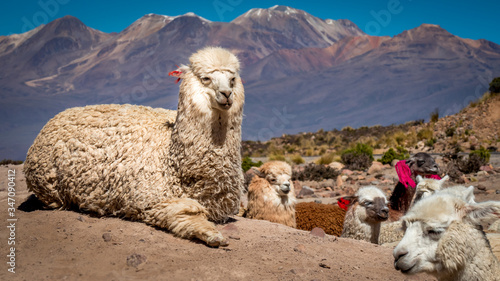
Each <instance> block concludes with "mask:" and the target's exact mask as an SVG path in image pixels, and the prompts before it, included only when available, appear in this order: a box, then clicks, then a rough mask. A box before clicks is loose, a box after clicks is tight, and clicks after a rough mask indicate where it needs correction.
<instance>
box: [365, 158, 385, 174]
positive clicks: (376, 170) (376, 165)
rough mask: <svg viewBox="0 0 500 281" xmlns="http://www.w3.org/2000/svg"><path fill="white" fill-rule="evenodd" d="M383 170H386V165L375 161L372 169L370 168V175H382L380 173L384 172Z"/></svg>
mask: <svg viewBox="0 0 500 281" xmlns="http://www.w3.org/2000/svg"><path fill="white" fill-rule="evenodd" d="M382 169H384V164H382V163H380V162H378V161H373V162H372V165H371V166H370V168H368V174H369V175H373V174H377V173H380V171H382Z"/></svg>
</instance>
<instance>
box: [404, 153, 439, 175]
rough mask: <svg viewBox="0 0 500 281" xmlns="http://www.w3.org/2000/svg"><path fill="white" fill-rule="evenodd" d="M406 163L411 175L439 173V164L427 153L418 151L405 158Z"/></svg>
mask: <svg viewBox="0 0 500 281" xmlns="http://www.w3.org/2000/svg"><path fill="white" fill-rule="evenodd" d="M406 165H408V167H409V168H410V170H411V171H412V174H413V175H429V174H432V175H435V174H437V173H439V166H438V164H436V161H434V158H432V156H430V155H429V154H427V153H424V152H419V153H416V154H415V155H413V156H412V157H410V159H408V160H406Z"/></svg>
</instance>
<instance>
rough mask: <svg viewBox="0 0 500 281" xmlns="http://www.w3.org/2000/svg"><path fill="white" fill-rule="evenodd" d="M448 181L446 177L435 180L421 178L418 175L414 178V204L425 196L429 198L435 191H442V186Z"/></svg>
mask: <svg viewBox="0 0 500 281" xmlns="http://www.w3.org/2000/svg"><path fill="white" fill-rule="evenodd" d="M448 179H449V177H448V176H447V175H446V176H444V177H443V178H442V179H440V180H436V179H430V178H429V179H428V178H423V177H422V176H420V175H418V176H417V177H416V180H417V183H418V184H417V191H416V194H415V200H414V202H417V201H419V200H420V199H422V198H425V197H427V196H430V195H432V194H434V193H436V191H439V190H441V189H442V187H443V184H444V183H445V182H446V181H447V180H448Z"/></svg>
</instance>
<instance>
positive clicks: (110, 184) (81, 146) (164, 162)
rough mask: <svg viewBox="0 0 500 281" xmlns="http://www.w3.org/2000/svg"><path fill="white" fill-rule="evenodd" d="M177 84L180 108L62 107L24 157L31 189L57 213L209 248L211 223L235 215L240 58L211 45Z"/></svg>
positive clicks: (213, 235) (213, 234)
mask: <svg viewBox="0 0 500 281" xmlns="http://www.w3.org/2000/svg"><path fill="white" fill-rule="evenodd" d="M189 61H190V64H189V65H188V66H182V67H181V68H180V69H179V71H178V72H177V73H178V74H179V76H180V78H182V79H183V80H182V83H181V85H180V92H179V105H178V111H177V112H175V111H169V110H164V109H152V108H150V107H143V106H132V105H96V106H87V107H84V108H72V109H68V110H66V111H64V112H62V113H60V114H58V115H56V116H55V117H54V118H53V119H52V120H50V121H49V122H48V123H47V124H46V125H45V127H44V128H43V129H42V131H41V132H40V134H39V135H38V136H37V138H36V139H35V141H34V143H33V145H32V146H31V148H30V149H29V151H28V155H27V157H26V162H25V165H24V172H25V174H26V180H27V184H28V188H29V189H30V190H31V191H33V192H34V193H35V194H36V196H37V197H38V198H39V199H40V200H42V201H43V202H44V203H45V204H47V205H48V206H50V207H53V208H61V209H69V208H72V207H76V208H78V209H80V210H82V211H90V212H94V213H97V214H98V215H101V216H119V217H124V218H128V219H132V220H139V221H144V222H146V223H148V224H150V225H154V226H157V227H160V228H165V229H168V230H170V231H171V232H172V233H174V234H175V235H177V236H180V237H184V238H198V239H200V240H202V241H205V242H206V243H207V244H208V245H210V246H223V245H227V240H226V239H225V238H224V237H223V236H222V235H221V234H220V233H219V231H218V230H217V229H216V227H215V225H214V224H213V223H212V222H209V220H210V221H213V222H222V221H225V220H226V219H227V217H228V216H229V215H232V214H235V213H237V211H238V207H239V202H240V196H241V189H242V185H243V173H242V170H241V156H240V153H241V152H240V147H241V121H242V113H243V103H244V90H243V85H242V83H241V78H240V76H239V71H240V66H239V62H238V59H237V58H236V56H234V55H233V54H231V53H230V52H229V51H227V50H225V49H222V48H216V47H207V48H204V49H202V50H200V51H198V52H197V53H195V54H193V55H192V56H191V57H190V59H189Z"/></svg>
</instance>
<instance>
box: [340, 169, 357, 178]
mask: <svg viewBox="0 0 500 281" xmlns="http://www.w3.org/2000/svg"><path fill="white" fill-rule="evenodd" d="M342 174H343V175H348V176H350V175H352V174H354V172H353V171H351V170H349V169H343V170H342Z"/></svg>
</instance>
